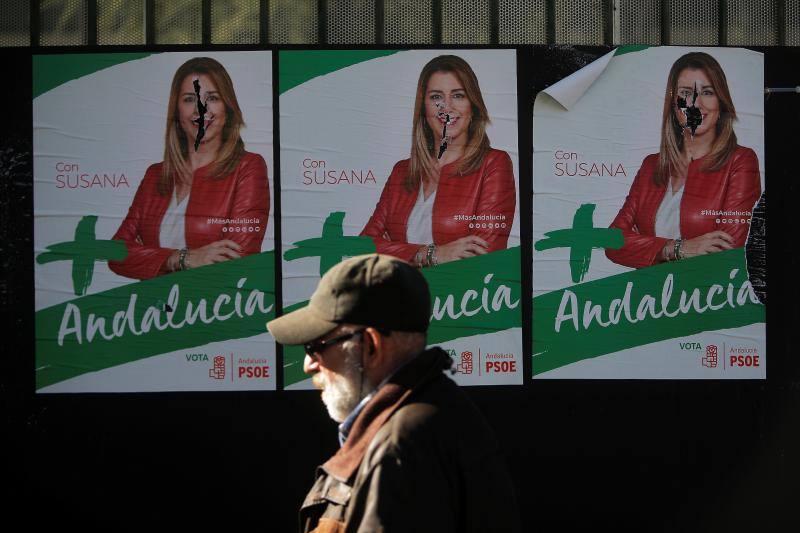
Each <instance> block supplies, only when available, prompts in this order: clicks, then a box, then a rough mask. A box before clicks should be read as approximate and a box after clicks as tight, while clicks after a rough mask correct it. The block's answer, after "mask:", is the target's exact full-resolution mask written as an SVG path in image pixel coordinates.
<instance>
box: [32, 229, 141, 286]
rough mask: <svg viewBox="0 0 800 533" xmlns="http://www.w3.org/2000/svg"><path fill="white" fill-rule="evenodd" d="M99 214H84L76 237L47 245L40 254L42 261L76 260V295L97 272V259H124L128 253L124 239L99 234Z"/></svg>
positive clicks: (73, 273) (73, 261)
mask: <svg viewBox="0 0 800 533" xmlns="http://www.w3.org/2000/svg"><path fill="white" fill-rule="evenodd" d="M96 224H97V216H95V215H89V216H85V217H83V218H82V219H81V220H80V222H78V225H77V226H76V227H75V240H74V241H70V242H60V243H58V244H52V245H50V246H48V247H47V251H46V252H42V253H41V254H39V256H38V257H37V258H36V262H37V263H39V264H40V265H43V264H46V263H52V262H54V261H72V290H73V291H74V293H75V296H83V295H84V294H86V290H87V289H88V288H89V285H91V284H92V277H93V276H94V262H95V261H109V260H112V261H122V260H123V259H125V257H127V255H128V248H127V247H126V246H125V243H124V242H123V241H105V240H97V239H96V238H95V231H94V228H95V225H96Z"/></svg>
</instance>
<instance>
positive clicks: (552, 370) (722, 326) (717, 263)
mask: <svg viewBox="0 0 800 533" xmlns="http://www.w3.org/2000/svg"><path fill="white" fill-rule="evenodd" d="M562 52H563V50H561V51H560V53H562ZM576 53H578V52H576ZM580 53H583V52H580ZM562 55H563V54H562ZM547 56H548V55H547V54H539V55H537V58H538V59H537V61H538V63H539V64H538V66H537V68H539V69H540V70H541V71H547V69H548V68H549V67H548V65H547V64H546V63H547V61H548V59H547ZM763 74H764V61H763V56H762V54H760V53H757V52H754V51H750V50H745V49H737V48H688V47H643V46H636V47H634V46H629V47H621V48H617V49H615V50H613V51H611V52H609V53H607V54H605V55H603V56H602V57H598V58H597V59H596V60H595V61H592V62H591V63H589V64H587V65H586V66H584V67H583V68H581V69H579V70H577V71H576V72H574V73H572V74H571V75H569V76H567V77H564V78H563V79H561V80H560V81H558V82H557V83H554V84H552V85H549V86H547V87H545V88H543V90H541V91H540V92H539V93H538V95H537V97H536V100H535V103H534V110H533V139H534V208H533V233H534V235H533V239H534V241H533V242H534V246H533V248H534V251H533V294H534V300H533V325H532V326H533V335H532V339H533V341H532V342H533V346H532V363H533V375H534V377H535V378H543V379H547V378H552V379H560V378H566V379H764V378H765V377H766V351H765V349H766V340H765V316H766V314H765V305H764V304H763V301H764V300H765V299H764V295H763V293H762V292H761V291H759V290H756V289H754V282H755V283H756V285H757V284H758V283H757V282H758V280H759V279H763V272H761V273H757V272H756V270H760V271H763V267H764V263H763V261H757V263H758V265H754V264H752V261H751V262H748V260H747V259H746V257H747V254H746V249H747V245H748V243H752V242H753V239H752V238H751V237H752V236H750V237H749V235H750V233H751V226H752V228H753V229H754V230H755V229H757V228H759V227H760V228H763V222H759V223H758V224H757V223H756V216H757V215H758V211H760V210H755V209H754V208H755V206H756V204H757V202H759V199H760V198H762V197H763V196H764V89H763V87H764V84H763V79H764V76H763ZM763 239H764V234H763V232H761V236H760V238H759V239H758V241H759V242H761V243H763ZM760 249H761V250H762V252H763V246H761V248H760ZM761 257H762V258H763V253H762V254H761ZM756 266H757V267H758V268H757V269H756V268H751V267H756Z"/></svg>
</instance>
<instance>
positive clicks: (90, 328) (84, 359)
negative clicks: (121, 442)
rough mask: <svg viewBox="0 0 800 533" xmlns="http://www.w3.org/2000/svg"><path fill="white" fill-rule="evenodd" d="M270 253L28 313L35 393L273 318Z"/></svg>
mask: <svg viewBox="0 0 800 533" xmlns="http://www.w3.org/2000/svg"><path fill="white" fill-rule="evenodd" d="M274 264H275V254H274V252H272V251H270V252H263V253H260V254H256V255H251V256H248V257H244V258H242V259H237V260H236V261H227V262H224V263H218V264H214V265H208V266H205V267H202V268H197V269H193V270H188V271H184V272H176V273H173V274H168V275H164V276H160V277H157V278H153V279H149V280H145V281H140V282H138V283H131V284H129V285H124V286H121V287H118V288H115V289H111V290H108V291H104V292H101V293H97V294H92V295H89V296H83V297H81V298H75V299H73V300H70V301H67V302H64V303H62V304H59V305H55V306H53V307H48V308H46V309H42V310H40V311H37V313H36V388H37V389H40V388H42V387H46V386H48V385H52V384H54V383H58V382H60V381H64V380H66V379H70V378H73V377H76V376H79V375H81V374H86V373H88V372H96V371H98V370H103V369H105V368H110V367H113V366H118V365H122V364H125V363H130V362H132V361H137V360H140V359H144V358H146V357H150V356H153V355H159V354H163V353H167V352H171V351H175V350H180V349H184V348H192V347H195V346H203V345H205V344H208V343H210V342H218V341H225V340H230V339H241V338H246V337H252V336H254V335H258V334H260V333H264V332H265V331H266V327H265V323H266V321H267V320H270V319H272V318H273V317H274V316H275V311H274V303H275V291H274V284H275V283H274Z"/></svg>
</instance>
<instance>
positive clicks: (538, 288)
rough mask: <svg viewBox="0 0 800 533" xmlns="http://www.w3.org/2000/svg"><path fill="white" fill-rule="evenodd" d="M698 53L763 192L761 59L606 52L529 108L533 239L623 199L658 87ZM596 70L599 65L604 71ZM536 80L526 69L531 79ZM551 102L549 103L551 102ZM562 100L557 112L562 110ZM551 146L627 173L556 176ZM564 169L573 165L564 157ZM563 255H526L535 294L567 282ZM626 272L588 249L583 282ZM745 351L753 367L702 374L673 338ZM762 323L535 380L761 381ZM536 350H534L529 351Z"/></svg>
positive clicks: (650, 136)
mask: <svg viewBox="0 0 800 533" xmlns="http://www.w3.org/2000/svg"><path fill="white" fill-rule="evenodd" d="M692 51H702V52H706V53H708V54H710V55H711V56H713V57H714V58H715V59H717V61H718V62H719V63H720V65H721V67H722V69H723V71H724V72H725V75H726V77H727V80H728V87H729V89H730V92H731V97H732V99H733V103H734V105H735V107H736V113H737V116H738V121H737V122H735V123H734V130H735V131H736V135H737V138H738V143H739V145H741V146H746V147H749V148H752V149H753V150H754V151H755V152H756V155H757V156H758V160H759V167H760V172H761V183H762V190H763V189H764V96H763V94H764V93H763V89H764V83H763V79H764V75H763V74H764V62H763V55H762V54H760V53H757V52H753V51H750V50H744V49H738V48H702V47H652V48H647V49H645V50H642V51H636V52H630V53H625V54H622V55H618V56H613V52H611V53H610V54H609V55H607V56H603V57H602V58H600V59H598V60H596V61H595V62H594V63H592V64H590V65H588V66H587V67H585V68H583V69H581V70H580V71H578V72H576V73H574V74H573V75H572V76H570V77H567V78H565V79H564V80H562V81H561V82H559V83H557V84H554V85H553V86H551V87H549V88H547V89H546V90H545V91H543V92H542V93H540V94H539V95H538V96H537V98H536V102H535V104H534V119H533V151H534V153H533V164H534V167H533V168H534V181H533V190H534V207H533V233H534V242H536V241H538V240H540V239H542V238H543V237H544V234H545V233H547V232H549V231H553V230H556V229H562V228H569V227H571V226H572V217H573V215H574V214H575V211H576V210H577V209H578V207H579V206H580V205H581V204H584V203H594V204H596V206H597V207H596V208H595V211H594V226H595V227H598V228H605V227H608V225H609V224H610V223H611V221H612V220H613V219H614V217H615V216H616V215H617V213H618V212H619V209H620V208H621V207H622V205H623V203H624V202H625V197H626V196H627V194H628V191H629V190H630V186H631V183H633V179H634V177H635V176H636V173H637V171H638V170H639V167H640V166H641V164H642V161H643V160H644V158H645V157H646V156H647V155H648V154H651V153H657V152H658V149H659V143H660V135H661V119H662V109H663V102H664V91H665V87H666V84H667V76H668V74H669V70H670V67H671V66H672V64H673V63H674V62H675V60H677V59H678V58H679V57H680V56H682V55H684V54H686V53H688V52H692ZM603 67H604V68H603ZM534 75H535V73H534ZM557 100H558V101H557ZM559 102H563V103H564V104H566V107H567V108H568V109H566V108H565V106H564V105H562V103H559ZM558 150H561V151H563V152H567V153H571V152H574V153H577V154H578V157H579V159H578V161H577V162H578V163H580V162H586V163H588V164H589V165H591V164H592V163H597V164H598V166H599V165H600V164H601V163H606V164H607V165H610V166H612V167H613V168H616V167H617V165H622V167H623V168H624V171H625V174H626V175H621V174H619V173H617V174H616V175H615V176H602V177H598V176H592V177H580V176H574V177H570V176H567V175H563V176H555V171H554V165H555V163H556V162H557V160H556V159H555V154H556V152H557V151H558ZM568 163H569V164H570V165H572V164H573V163H575V161H574V160H571V161H568ZM569 253H570V251H569V249H567V248H557V249H551V250H546V251H542V252H539V251H536V250H534V255H533V256H534V265H533V294H534V297H536V296H537V295H540V294H544V293H548V292H551V291H555V290H558V289H562V288H565V287H568V286H571V285H572V284H573V282H572V280H571V278H570V270H569V267H568V261H569ZM631 270H632V269H630V268H628V267H625V266H622V265H618V264H616V263H613V262H611V261H610V260H608V259H607V258H606V256H605V254H604V252H603V250H601V249H595V250H593V251H592V257H591V267H590V268H589V271H588V273H587V274H586V277H585V278H584V280H583V282H584V283H585V282H589V281H593V280H597V279H601V278H605V277H608V276H613V275H615V274H620V273H624V272H629V271H631ZM694 341H701V342H702V344H704V345H705V344H716V345H718V346H719V347H720V348H722V346H723V344H724V345H726V346H729V345H731V344H733V345H736V346H743V345H746V346H752V347H753V348H755V349H756V350H757V351H758V353H759V354H761V356H762V357H761V361H762V362H761V366H760V367H757V368H743V369H731V368H727V369H725V368H723V367H722V364H721V363H720V365H719V367H718V368H715V369H711V368H705V367H702V366H700V363H699V361H700V354H699V352H698V351H697V350H690V351H688V352H683V351H682V350H681V348H680V346H679V343H680V342H694ZM765 350H766V340H765V326H764V324H755V325H751V326H745V327H741V328H736V329H733V330H725V331H717V332H704V333H702V334H699V335H692V336H690V337H687V338H676V339H671V340H666V341H661V342H657V343H652V344H648V345H646V346H640V347H637V348H633V349H629V350H626V351H623V352H617V353H614V354H608V355H604V356H601V357H597V358H595V359H592V360H584V361H579V362H577V363H573V364H571V365H568V366H565V367H562V368H557V369H554V370H551V371H549V372H545V373H543V374H540V375H538V376H537V378H618V379H626V378H676V379H691V378H697V379H704V378H713V379H723V378H743V377H746V378H763V377H764V376H765V375H766V365H765V362H764V361H765V357H764V354H765ZM535 351H536V348H535V346H534V353H535Z"/></svg>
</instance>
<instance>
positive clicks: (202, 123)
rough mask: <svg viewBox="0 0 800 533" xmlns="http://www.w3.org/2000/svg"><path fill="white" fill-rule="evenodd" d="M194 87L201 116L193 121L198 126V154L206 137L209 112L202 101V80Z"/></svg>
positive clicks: (196, 141) (196, 144)
mask: <svg viewBox="0 0 800 533" xmlns="http://www.w3.org/2000/svg"><path fill="white" fill-rule="evenodd" d="M192 85H194V94H195V96H196V98H197V100H196V102H197V114H198V115H199V116H198V117H197V118H196V119H194V120H193V121H192V122H194V123H195V124H197V136H196V137H195V138H194V151H195V152H196V151H197V149H198V148H200V141H202V140H203V137H205V135H206V111H208V107H207V106H206V104H205V103H203V101H202V100H201V99H200V80H194V81H193V82H192Z"/></svg>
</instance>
